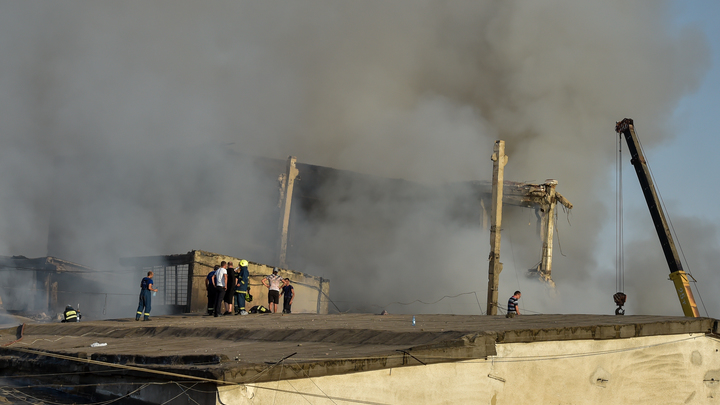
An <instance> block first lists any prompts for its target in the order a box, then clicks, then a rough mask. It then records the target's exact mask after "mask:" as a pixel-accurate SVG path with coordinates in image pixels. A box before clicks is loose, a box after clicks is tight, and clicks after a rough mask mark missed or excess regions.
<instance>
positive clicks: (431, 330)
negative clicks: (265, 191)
mask: <svg viewBox="0 0 720 405" xmlns="http://www.w3.org/2000/svg"><path fill="white" fill-rule="evenodd" d="M411 319H412V316H410V315H371V314H337V315H313V314H290V315H282V314H266V315H248V316H225V317H219V318H213V317H207V316H201V315H183V316H163V317H154V318H153V320H152V321H150V322H143V321H140V322H136V321H135V320H134V319H117V320H106V321H92V322H80V323H67V324H62V323H26V325H25V329H24V337H23V339H22V340H21V341H19V342H16V343H13V344H12V345H11V346H9V347H8V348H4V349H3V350H2V351H0V369H2V370H3V371H2V373H5V375H9V374H8V373H10V374H12V373H15V372H17V371H18V370H20V369H27V368H28V367H31V368H34V369H35V370H37V368H38V367H40V368H45V369H47V370H52V369H62V368H63V367H65V368H67V367H80V366H82V367H85V369H87V367H91V369H92V367H94V368H95V369H97V370H100V368H102V366H97V365H92V366H88V365H87V364H80V365H77V364H75V365H71V364H72V363H73V362H72V361H70V360H67V359H58V358H53V357H44V356H38V355H37V354H30V353H28V352H21V351H18V350H27V349H29V350H39V351H43V352H48V354H49V355H51V356H52V355H54V354H57V355H62V356H71V357H72V358H75V359H79V360H82V359H90V360H96V361H101V362H105V363H112V364H115V365H133V366H140V367H145V368H147V369H148V370H151V371H153V370H154V371H158V370H164V371H169V372H174V373H178V374H182V375H188V376H197V377H202V378H207V379H209V380H219V381H226V382H231V383H247V382H262V381H271V380H276V379H278V378H279V374H280V373H282V371H281V370H282V368H283V367H282V366H284V367H291V368H292V369H294V371H296V373H295V375H299V376H308V377H315V376H325V375H335V374H345V373H353V372H358V371H369V370H377V369H383V368H391V367H392V368H394V367H402V366H409V365H418V364H430V363H442V362H453V361H461V360H467V359H478V358H486V357H488V356H492V355H494V354H495V353H496V351H495V346H496V344H502V343H530V342H542V341H564V340H582V339H624V338H631V337H644V336H654V335H672V334H684V333H713V332H715V333H716V332H717V321H716V320H714V319H711V318H685V317H659V316H603V315H529V316H520V317H516V318H514V319H507V318H505V317H502V316H464V315H416V324H415V326H413V325H412V321H411ZM16 331H17V327H13V328H8V329H3V330H0V345H3V344H7V343H10V342H12V341H14V340H15V339H16ZM94 342H99V343H107V345H106V346H101V347H91V344H92V343H94ZM288 356H289V357H288ZM284 358H286V360H284V361H283V362H282V366H281V367H276V365H277V363H278V362H280V361H281V359H284ZM76 363H78V362H77V361H76ZM104 372H105V375H108V370H106V369H105V370H104ZM117 373H118V374H123V375H135V376H138V375H140V374H141V373H138V372H136V371H131V370H123V369H118V370H117ZM111 374H112V373H111ZM284 375H285V378H288V377H287V376H290V375H293V374H292V373H287V372H286V373H285V374H284Z"/></svg>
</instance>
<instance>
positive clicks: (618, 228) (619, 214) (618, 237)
mask: <svg viewBox="0 0 720 405" xmlns="http://www.w3.org/2000/svg"><path fill="white" fill-rule="evenodd" d="M615 168H616V170H615V290H616V291H617V292H619V293H622V292H624V291H625V251H624V245H625V243H624V240H623V227H624V224H623V218H624V216H623V194H622V192H623V186H622V180H623V177H622V134H619V136H618V147H617V153H616V154H615Z"/></svg>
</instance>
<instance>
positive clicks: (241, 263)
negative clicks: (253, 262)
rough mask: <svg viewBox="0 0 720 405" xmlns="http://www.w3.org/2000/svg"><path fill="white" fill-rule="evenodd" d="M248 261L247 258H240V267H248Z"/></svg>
mask: <svg viewBox="0 0 720 405" xmlns="http://www.w3.org/2000/svg"><path fill="white" fill-rule="evenodd" d="M247 265H248V261H247V260H240V267H247Z"/></svg>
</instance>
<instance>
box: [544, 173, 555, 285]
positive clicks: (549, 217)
mask: <svg viewBox="0 0 720 405" xmlns="http://www.w3.org/2000/svg"><path fill="white" fill-rule="evenodd" d="M557 184H558V182H557V180H546V181H545V195H546V196H547V197H546V198H547V201H548V204H547V205H546V206H545V207H544V208H545V210H544V211H545V212H543V219H542V232H541V237H542V240H543V244H542V261H541V262H540V279H541V280H542V281H544V282H546V283H548V284H550V285H551V286H553V287H554V286H555V283H554V282H553V281H552V278H551V276H552V254H553V235H554V232H555V204H556V198H555V186H557Z"/></svg>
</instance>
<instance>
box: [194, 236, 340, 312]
mask: <svg viewBox="0 0 720 405" xmlns="http://www.w3.org/2000/svg"><path fill="white" fill-rule="evenodd" d="M240 260H241V259H239V258H237V257H231V256H225V255H219V254H215V253H210V252H205V251H202V250H196V251H193V252H192V264H191V266H192V268H193V272H192V281H191V284H192V291H191V294H190V296H191V304H190V311H191V312H205V310H206V309H207V308H206V305H207V290H206V289H205V278H206V277H207V274H208V273H209V272H210V271H212V270H213V268H214V266H215V265H216V264H220V262H221V261H226V262H233V264H234V265H235V266H237V265H238V264H239V263H240ZM246 260H247V259H246ZM248 263H249V265H248V272H249V273H250V288H251V289H250V294H252V296H253V302H251V303H250V304H249V305H247V307H248V308H249V307H252V306H253V305H264V306H266V307H267V306H268V299H267V288H265V286H263V285H262V279H263V278H264V277H265V276H267V275H269V274H272V269H273V267H272V266H267V265H264V264H260V263H254V262H251V261H249V260H248ZM278 274H279V275H280V276H282V277H283V278H289V279H290V284H291V285H292V286H293V288H294V289H295V299H294V301H293V305H292V312H293V313H313V314H316V313H320V314H327V313H328V303H329V299H328V296H329V290H330V282H329V280H326V279H323V278H321V277H315V276H310V275H307V274H304V273H300V272H297V271H293V270H287V269H280V270H279V271H278ZM280 308H282V298H281V300H280Z"/></svg>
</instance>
